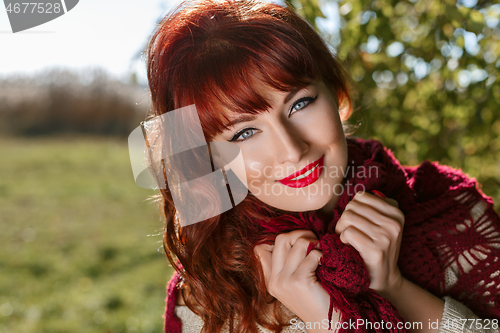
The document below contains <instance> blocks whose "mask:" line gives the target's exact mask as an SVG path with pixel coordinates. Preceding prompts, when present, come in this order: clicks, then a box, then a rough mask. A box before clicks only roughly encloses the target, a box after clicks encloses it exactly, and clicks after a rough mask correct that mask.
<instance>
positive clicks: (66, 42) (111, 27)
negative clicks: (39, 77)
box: [0, 0, 337, 84]
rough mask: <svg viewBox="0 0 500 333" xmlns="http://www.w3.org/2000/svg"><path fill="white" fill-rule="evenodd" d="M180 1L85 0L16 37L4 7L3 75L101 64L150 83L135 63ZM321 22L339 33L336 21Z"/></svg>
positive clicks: (0, 23)
mask: <svg viewBox="0 0 500 333" xmlns="http://www.w3.org/2000/svg"><path fill="white" fill-rule="evenodd" d="M275 1H276V2H278V3H279V0H275ZM178 2H179V0H128V1H123V0H121V1H120V0H105V1H103V0H100V1H99V0H80V1H79V3H78V4H77V5H76V7H74V8H73V9H72V10H71V11H68V12H67V13H66V14H64V15H63V16H61V17H58V18H56V19H55V20H53V21H49V22H47V23H45V24H42V25H40V26H37V27H33V28H31V29H28V30H25V31H21V32H18V33H12V29H11V26H10V23H9V19H8V16H7V11H6V8H5V6H3V5H2V4H0V77H5V76H8V75H11V74H36V73H37V72H40V71H43V70H46V69H48V68H51V67H59V68H61V67H62V68H69V69H72V70H76V71H86V70H88V69H89V68H92V67H96V66H97V67H100V68H104V69H105V70H106V71H108V72H109V74H110V75H111V76H113V77H115V78H118V79H121V80H123V81H128V80H129V78H130V75H131V73H136V74H137V75H138V79H139V82H141V83H142V84H146V74H145V73H146V72H145V62H144V60H142V61H141V59H137V60H135V61H133V59H134V57H135V56H136V55H137V54H138V53H139V52H141V50H142V49H143V47H144V45H145V43H146V41H147V39H148V37H149V36H150V35H151V33H152V32H153V29H154V27H155V23H156V21H157V19H158V18H159V17H161V16H163V15H164V14H166V13H167V12H168V10H169V9H171V8H172V7H173V6H175V5H176V4H177V3H178ZM334 4H335V5H334V6H333V7H332V6H327V7H326V8H324V12H325V14H327V16H330V15H335V14H337V11H336V3H334ZM318 23H320V24H325V26H326V28H327V30H330V31H331V30H332V29H335V27H334V25H335V24H333V26H332V20H323V22H318Z"/></svg>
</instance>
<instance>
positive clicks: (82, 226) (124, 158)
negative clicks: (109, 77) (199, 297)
mask: <svg viewBox="0 0 500 333" xmlns="http://www.w3.org/2000/svg"><path fill="white" fill-rule="evenodd" d="M0 154H1V156H2V158H1V159H0V172H1V174H2V177H0V212H1V213H0V230H2V232H1V233H0V244H1V247H2V251H0V332H1V333H4V332H5V333H7V332H9V333H10V332H23V333H35V332H36V333H54V332H61V333H62V332H79V333H96V332H106V333H119V332H143V333H146V332H161V330H162V327H163V322H162V320H161V316H162V315H163V309H164V307H165V301H164V300H165V295H166V294H165V283H166V281H167V280H168V279H169V277H170V276H171V275H172V270H171V268H170V267H169V265H168V261H167V259H166V257H165V255H164V254H163V250H162V247H161V236H160V235H159V231H160V230H161V227H162V222H161V221H160V220H159V218H158V214H157V212H156V211H155V207H156V203H152V202H150V201H145V200H144V199H145V198H147V197H148V196H149V195H151V194H153V192H152V191H148V190H143V189H140V188H138V187H137V186H136V185H135V183H134V181H133V176H132V171H131V169H130V162H129V156H128V147H127V142H126V141H116V140H113V139H109V138H108V139H92V138H89V137H87V138H85V139H77V138H75V137H65V138H59V139H58V138H38V139H37V140H34V139H23V138H9V139H7V138H0ZM148 235H152V236H150V237H148Z"/></svg>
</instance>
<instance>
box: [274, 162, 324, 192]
mask: <svg viewBox="0 0 500 333" xmlns="http://www.w3.org/2000/svg"><path fill="white" fill-rule="evenodd" d="M324 158H325V155H323V156H321V157H320V158H319V159H318V160H316V161H314V162H312V163H310V164H308V165H307V166H306V167H305V168H303V169H302V170H299V171H297V172H295V173H292V174H291V175H290V176H288V177H286V178H283V179H280V180H278V181H279V182H280V183H281V184H283V185H286V186H289V187H293V188H299V187H305V186H308V185H311V184H312V183H314V182H315V181H317V180H318V178H319V176H320V175H321V172H322V171H323V160H324ZM315 166H317V167H316V169H314V170H313V172H311V173H310V174H309V175H308V176H307V177H304V178H301V179H296V180H292V179H293V178H296V177H299V176H300V175H303V174H305V173H306V172H307V171H309V170H311V169H313V168H314V167H315Z"/></svg>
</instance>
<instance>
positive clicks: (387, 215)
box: [335, 192, 405, 297]
mask: <svg viewBox="0 0 500 333" xmlns="http://www.w3.org/2000/svg"><path fill="white" fill-rule="evenodd" d="M404 221H405V216H404V214H403V213H402V212H401V210H399V208H398V203H397V201H396V200H394V199H389V198H381V197H378V196H375V195H372V194H370V193H366V192H358V193H356V195H355V196H354V198H353V200H352V201H351V202H349V203H348V204H347V206H346V208H345V210H344V213H343V214H342V216H341V217H340V219H339V221H338V222H337V225H336V227H335V233H337V234H339V235H340V240H341V241H342V242H343V243H346V244H350V245H352V246H353V247H354V248H355V249H356V250H357V251H358V252H359V254H360V255H361V257H362V258H363V260H364V262H365V264H366V267H367V268H368V272H369V274H370V279H371V283H370V288H371V289H373V290H375V291H376V292H377V293H378V294H380V295H381V296H383V297H387V296H388V295H389V294H390V293H393V292H395V291H396V290H398V289H399V288H400V287H401V284H402V282H403V277H402V275H401V272H400V271H399V268H398V266H397V262H398V258H399V249H400V246H401V238H402V230H403V225H404Z"/></svg>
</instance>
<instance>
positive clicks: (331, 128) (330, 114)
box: [301, 103, 344, 146]
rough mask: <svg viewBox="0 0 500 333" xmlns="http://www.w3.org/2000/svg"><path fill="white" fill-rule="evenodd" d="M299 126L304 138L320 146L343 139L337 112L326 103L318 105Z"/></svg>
mask: <svg viewBox="0 0 500 333" xmlns="http://www.w3.org/2000/svg"><path fill="white" fill-rule="evenodd" d="M301 126H302V128H303V135H304V137H305V138H307V140H308V141H309V142H311V143H313V144H317V145H320V146H324V145H329V144H331V143H334V142H340V141H342V139H343V137H344V132H343V129H342V123H341V121H340V117H339V115H338V112H337V111H336V110H335V109H332V108H331V106H330V105H328V104H326V103H323V104H321V105H318V107H317V109H316V110H314V112H312V113H311V114H310V115H309V117H308V119H307V121H303V122H302V123H301Z"/></svg>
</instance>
